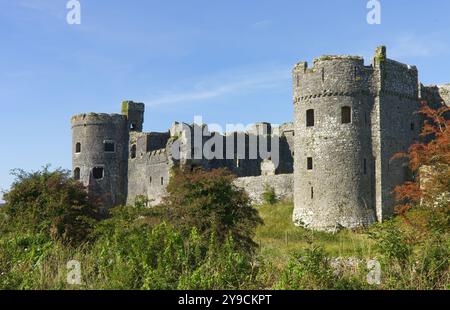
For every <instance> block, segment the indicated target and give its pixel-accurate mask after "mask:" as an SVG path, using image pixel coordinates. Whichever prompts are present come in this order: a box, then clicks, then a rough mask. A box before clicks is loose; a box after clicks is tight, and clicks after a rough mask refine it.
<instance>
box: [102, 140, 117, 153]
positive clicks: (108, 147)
mask: <svg viewBox="0 0 450 310" xmlns="http://www.w3.org/2000/svg"><path fill="white" fill-rule="evenodd" d="M104 147H105V152H107V153H114V152H115V151H116V144H115V143H114V142H113V141H105V142H104Z"/></svg>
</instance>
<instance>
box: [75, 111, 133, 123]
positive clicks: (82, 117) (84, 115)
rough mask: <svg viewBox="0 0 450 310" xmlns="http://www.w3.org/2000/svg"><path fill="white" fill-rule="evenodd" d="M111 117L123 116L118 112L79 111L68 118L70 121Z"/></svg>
mask: <svg viewBox="0 0 450 310" xmlns="http://www.w3.org/2000/svg"><path fill="white" fill-rule="evenodd" d="M113 119H125V116H124V115H122V114H118V113H111V114H108V113H94V112H90V113H80V114H75V115H73V116H72V117H71V118H70V121H71V122H72V123H74V122H79V121H110V120H113Z"/></svg>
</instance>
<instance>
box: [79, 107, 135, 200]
mask: <svg viewBox="0 0 450 310" xmlns="http://www.w3.org/2000/svg"><path fill="white" fill-rule="evenodd" d="M71 122H72V148H73V151H72V154H73V157H72V167H73V176H74V178H75V179H78V180H80V181H81V182H82V183H83V184H84V185H85V186H86V187H87V188H88V191H89V193H90V194H91V195H92V197H95V198H97V199H98V200H99V203H100V204H101V205H102V206H103V208H109V207H111V206H115V205H118V204H122V203H125V201H126V180H127V161H128V140H129V124H128V121H127V117H126V115H119V114H97V113H89V114H79V115H75V116H73V117H72V120H71Z"/></svg>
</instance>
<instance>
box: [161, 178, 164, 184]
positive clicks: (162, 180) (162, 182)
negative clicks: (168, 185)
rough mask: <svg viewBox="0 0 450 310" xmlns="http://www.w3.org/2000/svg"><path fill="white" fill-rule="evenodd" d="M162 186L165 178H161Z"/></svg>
mask: <svg viewBox="0 0 450 310" xmlns="http://www.w3.org/2000/svg"><path fill="white" fill-rule="evenodd" d="M161 185H164V178H163V177H161Z"/></svg>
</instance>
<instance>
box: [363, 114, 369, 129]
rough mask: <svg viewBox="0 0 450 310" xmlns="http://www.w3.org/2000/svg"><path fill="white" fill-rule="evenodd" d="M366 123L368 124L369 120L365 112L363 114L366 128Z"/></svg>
mask: <svg viewBox="0 0 450 310" xmlns="http://www.w3.org/2000/svg"><path fill="white" fill-rule="evenodd" d="M368 123H369V119H368V117H367V112H365V113H364V124H366V126H367V124H368Z"/></svg>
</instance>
